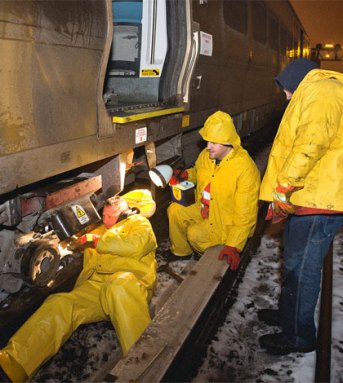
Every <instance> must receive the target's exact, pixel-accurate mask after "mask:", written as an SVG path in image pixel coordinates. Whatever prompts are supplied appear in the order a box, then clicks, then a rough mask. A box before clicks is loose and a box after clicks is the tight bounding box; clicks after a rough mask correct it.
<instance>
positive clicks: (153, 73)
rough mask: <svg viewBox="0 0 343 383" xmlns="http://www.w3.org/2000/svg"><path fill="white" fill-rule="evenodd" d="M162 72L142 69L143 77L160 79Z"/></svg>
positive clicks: (156, 69)
mask: <svg viewBox="0 0 343 383" xmlns="http://www.w3.org/2000/svg"><path fill="white" fill-rule="evenodd" d="M160 76H161V70H160V69H158V68H155V69H141V77H160Z"/></svg>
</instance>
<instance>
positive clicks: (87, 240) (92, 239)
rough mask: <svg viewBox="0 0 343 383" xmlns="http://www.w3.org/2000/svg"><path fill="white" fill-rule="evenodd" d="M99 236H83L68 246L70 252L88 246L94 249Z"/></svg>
mask: <svg viewBox="0 0 343 383" xmlns="http://www.w3.org/2000/svg"><path fill="white" fill-rule="evenodd" d="M99 238H100V236H99V235H97V234H84V235H81V237H79V238H77V239H76V240H74V241H73V242H71V243H70V244H69V248H70V249H71V250H76V249H78V248H80V247H82V246H85V245H90V246H92V247H96V246H97V244H98V241H99Z"/></svg>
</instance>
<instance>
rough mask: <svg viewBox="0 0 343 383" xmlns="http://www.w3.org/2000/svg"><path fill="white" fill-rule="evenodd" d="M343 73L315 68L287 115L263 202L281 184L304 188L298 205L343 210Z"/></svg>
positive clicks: (295, 198)
mask: <svg viewBox="0 0 343 383" xmlns="http://www.w3.org/2000/svg"><path fill="white" fill-rule="evenodd" d="M342 174H343V74H342V73H338V72H334V71H328V70H321V69H313V70H311V71H310V72H309V73H308V74H307V75H306V76H305V77H304V79H303V80H302V81H301V83H300V84H299V86H298V87H297V89H296V91H295V92H294V93H293V96H292V98H291V100H290V102H289V105H288V107H287V109H286V111H285V113H284V116H283V118H282V121H281V123H280V127H279V130H278V133H277V136H276V138H275V140H274V144H273V147H272V150H271V153H270V157H269V161H268V167H267V170H266V173H265V176H264V178H263V181H262V185H261V191H260V199H262V200H265V201H272V200H273V191H274V189H275V187H276V185H277V184H286V185H292V186H301V187H303V189H301V190H299V191H296V192H294V193H293V194H292V196H291V199H290V201H291V202H292V203H293V204H294V205H297V206H303V207H310V208H319V209H328V210H336V211H343V193H342V190H343V176H342Z"/></svg>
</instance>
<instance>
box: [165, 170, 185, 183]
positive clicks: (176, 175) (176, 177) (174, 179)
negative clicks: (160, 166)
mask: <svg viewBox="0 0 343 383" xmlns="http://www.w3.org/2000/svg"><path fill="white" fill-rule="evenodd" d="M187 179H188V172H187V170H183V169H182V168H177V169H174V171H173V175H172V176H171V178H170V180H169V185H171V186H173V185H177V184H179V183H180V182H182V181H186V180H187Z"/></svg>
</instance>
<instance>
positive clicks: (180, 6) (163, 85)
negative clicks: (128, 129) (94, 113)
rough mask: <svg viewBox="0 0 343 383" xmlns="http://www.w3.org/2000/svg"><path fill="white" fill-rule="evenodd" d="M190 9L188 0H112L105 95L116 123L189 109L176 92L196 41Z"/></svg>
mask: <svg viewBox="0 0 343 383" xmlns="http://www.w3.org/2000/svg"><path fill="white" fill-rule="evenodd" d="M189 7H190V3H189V2H188V1H185V2H176V1H174V0H112V16H113V40H112V47H111V52H110V57H109V62H108V67H107V75H106V81H105V89H104V99H105V102H106V106H107V108H108V110H109V112H110V114H111V116H112V121H113V122H114V123H125V122H128V121H130V122H132V121H135V120H139V119H143V118H147V117H148V118H149V117H154V116H158V115H164V114H170V113H179V112H182V111H183V110H184V108H183V104H182V97H178V94H177V93H178V89H179V88H180V87H179V88H178V84H179V81H180V74H181V72H182V68H183V65H184V62H185V60H186V61H187V60H188V55H189V49H188V45H189V40H191V39H192V34H191V32H190V30H191V27H190V26H191V22H190V11H189ZM188 61H189V60H188ZM180 100H181V102H180ZM158 110H159V111H160V112H161V113H160V114H157V115H156V114H154V115H152V116H151V115H149V113H150V112H155V113H156V111H158ZM166 110H169V112H165V111H166Z"/></svg>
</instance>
